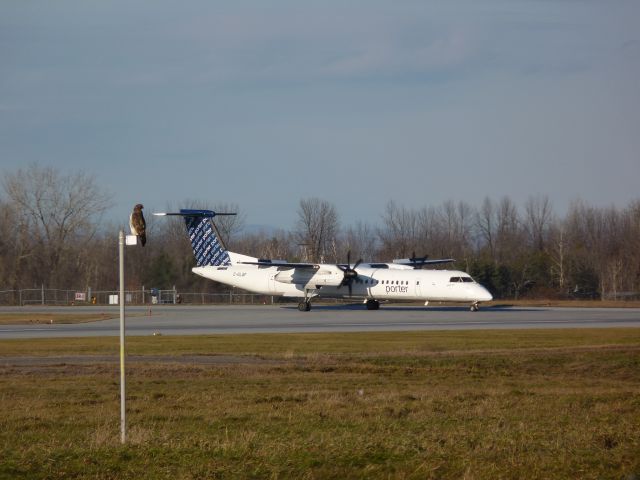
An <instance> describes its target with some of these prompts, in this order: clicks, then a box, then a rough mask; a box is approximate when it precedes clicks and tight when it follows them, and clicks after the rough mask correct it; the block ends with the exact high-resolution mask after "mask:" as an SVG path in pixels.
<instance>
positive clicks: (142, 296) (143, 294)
mask: <svg viewBox="0 0 640 480" xmlns="http://www.w3.org/2000/svg"><path fill="white" fill-rule="evenodd" d="M142 305H144V285H142Z"/></svg>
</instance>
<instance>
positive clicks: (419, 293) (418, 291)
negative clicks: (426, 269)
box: [415, 278, 422, 298]
mask: <svg viewBox="0 0 640 480" xmlns="http://www.w3.org/2000/svg"><path fill="white" fill-rule="evenodd" d="M415 284H416V297H417V298H421V297H422V285H420V279H419V278H417V279H416V280H415Z"/></svg>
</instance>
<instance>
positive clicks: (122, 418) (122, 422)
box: [118, 230, 127, 444]
mask: <svg viewBox="0 0 640 480" xmlns="http://www.w3.org/2000/svg"><path fill="white" fill-rule="evenodd" d="M124 241H125V240H124V231H123V230H120V234H119V236H118V247H119V254H120V442H121V443H122V444H124V443H125V442H126V440H127V430H126V425H127V416H126V415H127V412H126V408H125V401H126V397H125V390H126V388H125V387H126V383H125V375H124V338H125V335H124V327H125V324H124Z"/></svg>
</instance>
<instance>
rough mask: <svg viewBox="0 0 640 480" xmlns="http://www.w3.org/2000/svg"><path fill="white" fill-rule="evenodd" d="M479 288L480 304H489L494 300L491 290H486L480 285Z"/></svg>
mask: <svg viewBox="0 0 640 480" xmlns="http://www.w3.org/2000/svg"><path fill="white" fill-rule="evenodd" d="M478 287H479V290H480V292H479V295H478V297H479V298H478V301H480V302H489V301H491V300H493V295H491V294H490V293H489V290H487V289H486V288H484V287H483V286H482V285H478Z"/></svg>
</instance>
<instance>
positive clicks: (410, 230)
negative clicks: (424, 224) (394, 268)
mask: <svg viewBox="0 0 640 480" xmlns="http://www.w3.org/2000/svg"><path fill="white" fill-rule="evenodd" d="M382 221H383V224H384V225H383V227H382V228H381V229H380V231H379V236H380V240H381V241H382V252H383V255H384V256H385V257H387V258H398V257H406V256H409V255H411V254H412V252H414V251H416V249H417V248H419V247H420V239H421V233H422V230H423V229H422V228H421V225H420V218H419V214H418V213H417V212H416V211H415V210H412V209H407V208H405V207H402V206H398V205H396V203H395V202H394V201H390V202H389V203H387V206H386V208H385V211H384V214H383V215H382Z"/></svg>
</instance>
